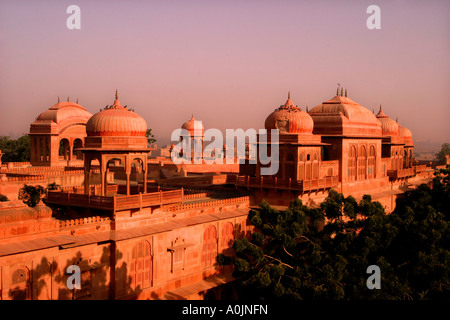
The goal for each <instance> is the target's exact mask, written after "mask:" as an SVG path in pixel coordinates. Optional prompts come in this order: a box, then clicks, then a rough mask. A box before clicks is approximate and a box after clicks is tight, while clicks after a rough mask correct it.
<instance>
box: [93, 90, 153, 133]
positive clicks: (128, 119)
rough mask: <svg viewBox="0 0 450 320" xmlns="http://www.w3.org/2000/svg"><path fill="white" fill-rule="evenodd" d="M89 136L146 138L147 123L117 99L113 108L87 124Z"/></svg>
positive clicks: (97, 114)
mask: <svg viewBox="0 0 450 320" xmlns="http://www.w3.org/2000/svg"><path fill="white" fill-rule="evenodd" d="M86 132H87V135H88V136H123V137H136V136H137V137H145V134H146V133H147V123H146V122H145V120H144V118H142V117H141V116H140V115H138V114H137V113H135V112H133V111H131V110H129V109H127V108H125V107H122V105H121V104H120V101H119V99H118V97H117V92H116V100H115V101H114V104H113V105H112V106H109V107H106V108H105V109H103V110H101V111H100V112H98V113H96V114H95V115H93V116H92V117H91V118H90V119H89V121H88V122H87V123H86Z"/></svg>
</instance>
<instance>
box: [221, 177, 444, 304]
mask: <svg viewBox="0 0 450 320" xmlns="http://www.w3.org/2000/svg"><path fill="white" fill-rule="evenodd" d="M449 172H450V170H441V171H439V172H438V173H437V174H436V177H435V179H434V181H433V188H430V187H428V186H427V185H421V186H419V187H418V188H417V189H416V190H413V191H411V192H407V193H405V195H404V197H403V198H402V199H399V200H398V201H397V207H396V209H395V210H394V212H392V213H391V214H386V213H385V212H384V208H383V206H382V205H381V204H380V203H379V202H376V201H375V202H374V201H372V199H371V197H370V196H369V195H365V196H364V197H363V199H362V200H361V201H360V202H359V203H357V202H356V200H355V199H354V198H353V197H351V196H348V197H344V196H343V195H342V194H340V193H338V192H336V191H334V190H331V191H330V192H329V195H328V197H327V198H326V199H325V201H324V202H323V203H322V204H321V205H320V208H316V209H313V208H308V207H306V206H304V205H303V204H302V202H301V200H298V199H297V200H295V201H292V202H291V204H290V206H289V208H288V209H286V210H284V211H278V210H275V209H274V208H271V207H270V206H269V204H267V203H266V202H262V203H261V204H260V207H259V210H252V211H250V213H249V215H248V218H249V220H250V221H251V223H252V224H253V225H254V226H255V232H254V233H253V234H252V236H251V239H247V238H243V239H237V240H235V241H234V244H233V248H234V251H235V257H233V258H229V257H228V258H227V257H224V256H223V255H219V256H218V257H217V261H218V263H219V264H221V265H223V264H227V263H232V264H233V265H234V276H236V277H238V278H239V279H240V282H239V283H240V286H241V288H240V289H241V294H242V296H243V297H252V298H255V299H327V300H328V299H449V298H450V280H449V273H450V250H449V249H450V235H449V224H448V220H449V215H450V206H449V201H448V199H449V198H450V193H449V187H448V174H449ZM324 224H325V225H324ZM370 265H377V266H379V267H380V269H381V290H377V289H373V290H370V289H369V288H368V287H367V285H366V280H367V279H368V277H369V274H367V268H368V266H370Z"/></svg>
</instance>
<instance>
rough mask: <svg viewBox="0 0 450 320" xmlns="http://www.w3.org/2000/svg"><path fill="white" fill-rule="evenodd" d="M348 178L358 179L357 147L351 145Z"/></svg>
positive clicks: (350, 179)
mask: <svg viewBox="0 0 450 320" xmlns="http://www.w3.org/2000/svg"><path fill="white" fill-rule="evenodd" d="M348 180H349V181H354V180H356V147H355V146H351V147H350V156H349V158H348Z"/></svg>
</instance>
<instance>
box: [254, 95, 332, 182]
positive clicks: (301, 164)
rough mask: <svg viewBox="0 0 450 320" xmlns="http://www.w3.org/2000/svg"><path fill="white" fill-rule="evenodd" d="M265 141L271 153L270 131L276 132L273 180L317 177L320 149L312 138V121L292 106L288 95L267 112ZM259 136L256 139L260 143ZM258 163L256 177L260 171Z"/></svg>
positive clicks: (314, 137)
mask: <svg viewBox="0 0 450 320" xmlns="http://www.w3.org/2000/svg"><path fill="white" fill-rule="evenodd" d="M264 127H265V129H266V130H267V140H268V143H269V145H270V148H271V149H272V150H274V151H275V150H276V149H273V147H274V146H275V144H276V142H275V141H272V139H273V135H272V133H271V131H272V130H275V129H276V130H278V133H279V137H278V138H279V169H278V171H277V172H276V173H275V174H274V175H275V176H276V177H277V178H280V179H288V178H292V179H295V180H311V179H317V178H318V177H319V170H320V169H319V163H320V158H321V148H322V147H323V146H324V145H326V144H324V143H321V136H320V135H313V129H314V121H313V119H312V118H311V116H310V115H309V114H308V113H307V112H305V111H303V110H302V109H301V108H299V107H298V106H296V105H295V104H294V103H293V102H292V100H291V94H290V92H289V93H288V97H287V100H286V102H285V103H284V104H283V105H281V106H279V107H278V108H277V109H275V110H274V111H273V112H272V113H270V114H269V115H268V116H267V118H266V120H265V123H264ZM261 138H262V137H261V136H259V141H260V143H264V142H262V141H261ZM260 166H262V167H263V165H262V164H261V163H260V162H258V164H257V168H256V175H258V173H259V172H260Z"/></svg>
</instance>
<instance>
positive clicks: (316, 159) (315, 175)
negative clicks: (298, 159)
mask: <svg viewBox="0 0 450 320" xmlns="http://www.w3.org/2000/svg"><path fill="white" fill-rule="evenodd" d="M312 177H313V179H319V154H318V153H317V152H314V161H313V174H312Z"/></svg>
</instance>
